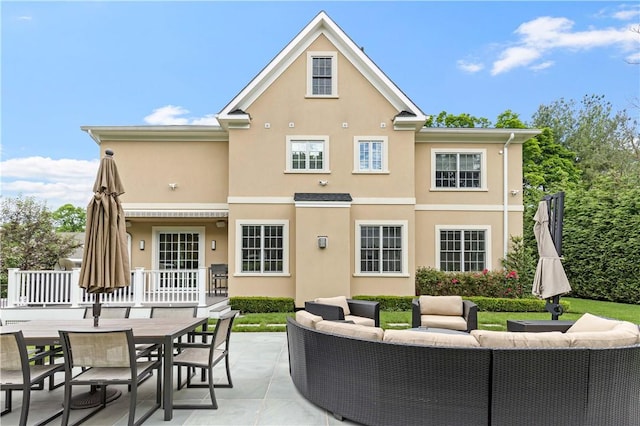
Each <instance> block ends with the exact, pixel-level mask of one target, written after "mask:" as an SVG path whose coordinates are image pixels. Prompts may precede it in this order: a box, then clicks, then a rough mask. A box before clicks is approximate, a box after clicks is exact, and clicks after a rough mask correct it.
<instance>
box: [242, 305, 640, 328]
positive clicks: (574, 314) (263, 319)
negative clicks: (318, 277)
mask: <svg viewBox="0 0 640 426" xmlns="http://www.w3.org/2000/svg"><path fill="white" fill-rule="evenodd" d="M563 300H566V301H568V302H569V303H570V312H565V313H564V315H562V316H561V317H560V319H562V320H576V319H578V318H580V316H581V315H582V314H583V313H585V312H589V313H591V314H594V315H599V316H602V317H607V318H615V319H619V320H624V321H631V322H633V323H635V324H640V305H630V304H624V303H614V302H599V301H595V300H584V299H574V298H570V297H566V298H563ZM293 315H294V314H293V313H269V314H245V315H241V316H240V317H238V318H236V320H235V321H234V326H233V331H285V324H286V318H287V317H288V316H293ZM508 319H551V314H549V313H547V312H478V328H480V329H483V330H506V329H507V320H508ZM380 322H381V325H382V328H384V329H388V328H395V329H404V328H409V327H411V312H410V311H404V312H385V311H383V312H381V313H380Z"/></svg>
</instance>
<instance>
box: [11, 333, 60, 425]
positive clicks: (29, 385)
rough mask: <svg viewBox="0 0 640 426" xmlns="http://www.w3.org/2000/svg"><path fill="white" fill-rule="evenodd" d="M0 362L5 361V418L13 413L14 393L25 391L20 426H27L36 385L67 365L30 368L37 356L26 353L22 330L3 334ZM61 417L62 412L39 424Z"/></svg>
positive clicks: (34, 366)
mask: <svg viewBox="0 0 640 426" xmlns="http://www.w3.org/2000/svg"><path fill="white" fill-rule="evenodd" d="M45 356H46V355H45ZM0 359H2V370H1V371H2V373H1V374H0V390H3V391H5V401H4V404H5V408H4V410H3V411H2V413H1V414H2V415H5V414H7V413H10V412H11V409H12V406H11V403H12V391H14V390H19V391H22V410H21V411H20V425H21V426H22V425H26V424H27V417H28V416H29V408H30V406H29V404H30V401H31V390H32V389H33V387H34V385H37V384H41V383H43V382H44V379H45V378H47V377H53V375H54V374H55V373H57V372H62V371H64V365H63V364H59V363H58V364H47V365H43V364H37V365H30V361H33V360H34V357H33V356H31V357H30V356H29V354H28V352H27V346H26V344H25V341H24V336H23V335H22V331H15V332H9V333H2V334H0ZM35 361H37V359H35ZM61 414H62V410H60V411H58V412H56V413H55V414H54V415H52V416H51V417H49V418H47V419H45V420H44V421H42V422H40V423H38V424H41V425H42V424H46V423H49V422H50V421H51V420H53V419H55V418H56V417H58V416H60V415H61Z"/></svg>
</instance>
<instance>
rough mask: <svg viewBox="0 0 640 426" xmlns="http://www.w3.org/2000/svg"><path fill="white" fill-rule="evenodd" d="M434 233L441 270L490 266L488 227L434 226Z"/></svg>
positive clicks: (479, 269)
mask: <svg viewBox="0 0 640 426" xmlns="http://www.w3.org/2000/svg"><path fill="white" fill-rule="evenodd" d="M436 235H437V242H436V244H437V250H436V252H437V257H438V265H439V268H440V270H441V271H456V272H458V271H459V272H469V271H482V270H484V269H490V268H491V265H490V264H489V253H490V250H489V247H490V235H489V228H488V227H471V228H469V229H464V228H462V229H455V228H453V227H436Z"/></svg>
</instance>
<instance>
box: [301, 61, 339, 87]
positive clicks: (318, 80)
mask: <svg viewBox="0 0 640 426" xmlns="http://www.w3.org/2000/svg"><path fill="white" fill-rule="evenodd" d="M307 96H308V97H314V98H323V97H324V98H326V97H330V98H334V97H337V96H338V53H337V52H307Z"/></svg>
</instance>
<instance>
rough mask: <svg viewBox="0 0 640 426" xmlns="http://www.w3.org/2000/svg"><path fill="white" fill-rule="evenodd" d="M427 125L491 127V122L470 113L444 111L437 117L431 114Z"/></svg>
mask: <svg viewBox="0 0 640 426" xmlns="http://www.w3.org/2000/svg"><path fill="white" fill-rule="evenodd" d="M425 126H426V127H464V128H468V127H489V126H491V122H490V121H489V120H487V119H486V118H484V117H474V116H472V115H469V114H464V113H463V114H460V115H453V114H448V113H447V112H446V111H442V112H441V113H440V114H438V116H437V117H435V118H434V117H433V116H430V117H429V119H428V120H427V122H426V123H425Z"/></svg>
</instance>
